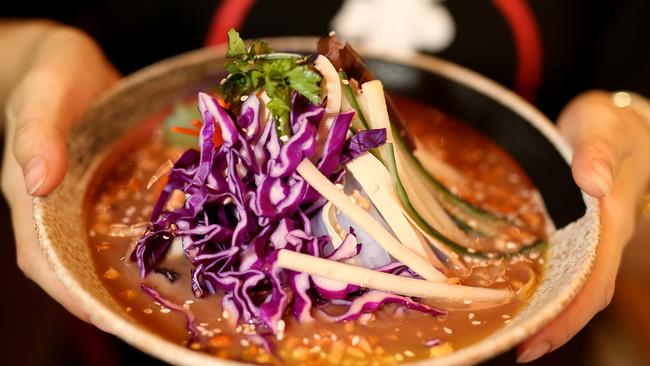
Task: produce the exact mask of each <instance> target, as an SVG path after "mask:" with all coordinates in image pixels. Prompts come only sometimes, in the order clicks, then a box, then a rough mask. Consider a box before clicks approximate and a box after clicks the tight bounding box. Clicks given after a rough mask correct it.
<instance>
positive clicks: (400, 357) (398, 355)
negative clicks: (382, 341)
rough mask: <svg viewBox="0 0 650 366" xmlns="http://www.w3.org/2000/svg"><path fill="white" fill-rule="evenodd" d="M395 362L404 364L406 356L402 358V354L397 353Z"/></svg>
mask: <svg viewBox="0 0 650 366" xmlns="http://www.w3.org/2000/svg"><path fill="white" fill-rule="evenodd" d="M395 360H396V361H397V362H402V361H404V356H402V354H401V353H396V354H395Z"/></svg>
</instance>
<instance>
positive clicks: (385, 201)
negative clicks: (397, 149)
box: [346, 153, 444, 268]
mask: <svg viewBox="0 0 650 366" xmlns="http://www.w3.org/2000/svg"><path fill="white" fill-rule="evenodd" d="M346 167H347V170H348V172H350V174H352V176H353V177H354V179H356V180H357V181H358V182H359V184H361V187H362V188H363V190H364V192H365V193H366V194H367V195H368V198H370V200H371V201H372V203H373V204H374V205H375V207H376V208H377V211H379V213H380V214H381V216H382V217H383V218H384V221H386V223H387V224H388V226H390V228H391V229H392V230H393V232H394V233H395V236H397V239H398V240H399V241H400V242H402V244H404V245H405V246H406V247H408V248H410V249H411V250H413V251H414V252H416V253H418V254H419V255H420V256H421V257H422V258H424V259H426V260H427V261H428V262H429V263H431V264H432V265H434V266H437V267H438V268H442V267H444V265H443V264H442V263H440V260H438V258H437V257H436V255H435V254H434V253H433V251H432V250H431V247H430V246H429V244H428V243H427V242H426V241H425V239H424V238H423V237H421V236H420V235H418V233H417V231H416V229H414V228H413V226H411V224H410V223H409V221H408V220H407V218H406V217H405V216H404V215H405V212H404V210H403V207H402V205H401V204H400V203H399V198H398V197H397V195H396V194H395V190H394V189H393V181H392V179H391V177H390V174H389V173H388V171H387V170H386V167H385V166H384V165H383V164H382V163H381V162H380V161H379V160H377V158H376V157H374V156H373V155H371V154H368V153H366V154H363V155H361V156H359V157H357V158H356V159H354V160H352V161H351V162H349V163H347V164H346Z"/></svg>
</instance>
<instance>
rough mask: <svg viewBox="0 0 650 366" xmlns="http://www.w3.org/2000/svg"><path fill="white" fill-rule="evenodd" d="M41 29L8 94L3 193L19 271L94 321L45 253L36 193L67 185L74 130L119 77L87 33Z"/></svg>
mask: <svg viewBox="0 0 650 366" xmlns="http://www.w3.org/2000/svg"><path fill="white" fill-rule="evenodd" d="M39 27H40V28H39V29H41V28H42V30H41V33H40V34H39V35H38V40H37V41H35V42H34V47H33V49H32V50H30V51H29V52H26V54H28V55H29V57H28V58H24V59H22V60H18V61H17V63H20V65H21V66H22V67H21V68H22V70H23V73H22V74H21V76H20V77H19V79H18V80H16V83H14V85H13V86H12V87H11V90H10V91H9V94H8V95H7V103H6V106H5V111H4V112H5V117H6V130H5V138H6V141H5V151H4V161H3V164H2V192H3V194H4V196H5V198H6V199H7V201H8V203H9V206H10V208H11V216H12V222H13V228H14V235H15V239H16V257H17V262H18V267H19V268H20V269H21V270H22V271H23V272H24V273H25V275H26V276H27V277H29V278H30V279H32V280H33V281H34V282H36V283H37V284H38V285H39V286H41V287H42V288H43V290H45V291H46V292H47V293H48V294H49V295H50V296H52V297H53V298H54V299H55V300H56V301H58V302H59V303H61V304H62V305H63V306H64V307H65V308H66V309H68V310H69V311H70V312H72V313H73V314H74V315H76V316H77V317H79V318H81V319H83V320H85V321H92V319H90V318H89V316H88V314H85V313H84V312H83V311H82V309H81V308H80V307H79V306H78V304H76V303H75V302H74V301H73V299H72V298H71V297H70V296H69V294H68V293H67V290H66V289H65V288H64V287H63V285H62V284H61V283H60V282H59V280H58V279H57V278H56V276H54V274H53V273H52V270H51V268H50V266H49V264H48V263H47V260H46V258H45V256H44V255H43V253H42V252H41V249H40V247H39V245H38V241H37V238H36V233H35V231H34V221H33V218H32V196H44V195H47V194H48V193H50V192H51V191H52V190H54V189H55V188H56V187H57V185H58V184H59V183H60V182H61V181H62V180H63V177H64V175H65V172H66V169H67V148H66V136H67V134H68V130H69V128H70V126H71V125H72V124H73V123H74V121H76V120H77V119H78V118H79V117H80V116H81V115H82V114H83V113H84V111H85V110H86V109H87V108H88V107H89V106H90V104H91V103H92V101H93V99H94V98H95V96H96V95H97V94H98V93H99V92H101V91H102V90H104V89H106V88H107V87H108V86H110V85H111V84H112V83H114V82H115V81H116V80H117V79H118V78H119V75H118V73H117V71H116V70H115V69H114V68H113V66H111V65H110V63H109V62H108V61H107V60H106V58H105V56H104V55H103V53H102V51H101V50H100V48H99V46H98V45H97V44H96V43H95V42H94V41H93V40H92V39H91V38H90V37H89V36H87V35H86V34H84V33H82V32H80V31H78V30H75V29H73V28H69V27H64V26H59V25H54V24H48V25H46V26H39Z"/></svg>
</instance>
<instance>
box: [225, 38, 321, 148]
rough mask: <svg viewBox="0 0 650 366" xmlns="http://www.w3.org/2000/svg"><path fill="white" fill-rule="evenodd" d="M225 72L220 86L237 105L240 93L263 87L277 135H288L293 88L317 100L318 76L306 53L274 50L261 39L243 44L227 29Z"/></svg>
mask: <svg viewBox="0 0 650 366" xmlns="http://www.w3.org/2000/svg"><path fill="white" fill-rule="evenodd" d="M226 57H227V58H228V59H229V61H228V62H227V63H226V65H225V68H226V71H228V72H229V73H230V75H229V76H228V77H227V78H226V80H225V81H224V82H223V84H222V85H221V93H222V94H223V97H224V98H225V99H226V101H228V102H230V103H231V104H234V105H238V104H239V103H240V102H241V101H240V98H241V96H243V95H248V94H251V93H255V92H257V91H259V90H262V89H264V90H266V93H267V94H268V96H269V98H271V101H270V102H269V103H268V105H267V107H268V108H269V110H270V111H271V113H272V115H273V118H274V119H275V121H276V123H277V128H278V133H279V135H280V136H289V135H291V128H290V126H289V112H290V105H291V94H292V93H293V92H294V91H295V92H298V93H299V94H301V95H303V96H304V97H306V98H307V99H309V101H310V102H312V103H314V104H319V103H320V92H321V89H320V81H321V76H320V74H319V73H318V72H316V71H315V70H314V69H313V67H312V66H311V65H310V64H309V63H308V61H309V56H304V55H299V54H293V53H273V49H272V48H271V47H270V46H269V45H268V44H267V43H266V42H263V41H253V42H251V44H250V45H249V46H248V47H246V44H245V43H244V41H243V40H242V39H241V37H240V36H239V33H237V31H235V30H234V29H231V30H230V31H228V52H227V53H226Z"/></svg>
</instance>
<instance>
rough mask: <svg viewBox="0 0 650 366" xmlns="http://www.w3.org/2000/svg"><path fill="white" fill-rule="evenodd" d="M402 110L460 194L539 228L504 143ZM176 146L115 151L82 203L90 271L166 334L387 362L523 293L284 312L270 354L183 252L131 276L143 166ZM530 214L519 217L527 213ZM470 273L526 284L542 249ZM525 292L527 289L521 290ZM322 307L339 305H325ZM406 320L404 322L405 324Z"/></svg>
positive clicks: (476, 328)
mask: <svg viewBox="0 0 650 366" xmlns="http://www.w3.org/2000/svg"><path fill="white" fill-rule="evenodd" d="M396 101H397V104H398V106H399V107H400V110H402V111H403V114H404V116H405V117H406V118H407V120H408V121H409V124H410V126H411V128H412V130H413V132H414V135H416V136H418V143H419V144H421V146H423V147H426V148H427V149H431V150H432V151H435V153H436V154H438V155H440V156H441V157H442V158H443V159H444V160H445V161H447V162H448V163H450V164H451V165H453V166H455V167H457V168H459V170H461V171H463V172H464V173H465V174H466V176H467V177H468V178H469V180H468V181H470V182H473V183H471V187H470V189H469V190H468V191H464V190H459V192H458V193H459V194H461V195H462V196H463V197H464V198H466V199H468V200H470V201H472V202H475V203H478V204H480V205H482V206H483V207H486V208H490V209H494V210H498V211H500V212H505V213H508V214H512V215H515V216H517V217H519V218H521V219H523V220H525V222H526V223H528V224H530V225H531V227H533V228H535V229H536V230H537V231H539V232H541V233H543V228H544V225H545V222H544V221H545V220H544V216H543V215H542V213H541V212H542V211H541V208H540V207H539V206H538V204H537V203H535V201H534V200H533V199H532V196H533V195H532V192H534V187H533V185H532V183H531V182H530V180H529V179H528V178H527V176H526V175H525V173H524V172H523V170H522V169H521V168H520V167H519V166H517V164H516V163H515V162H514V161H513V160H512V158H510V157H509V156H508V155H507V154H506V153H505V152H503V151H502V150H500V149H499V148H498V147H497V146H496V145H495V144H494V143H492V142H491V141H489V140H487V139H486V138H485V137H483V136H481V135H480V134H478V133H477V132H475V131H474V130H472V129H471V128H469V127H467V126H465V125H463V124H462V123H461V122H459V121H457V120H454V119H452V118H450V117H448V116H446V115H444V114H442V113H441V112H439V111H437V110H435V109H432V108H430V107H427V106H423V105H420V104H418V103H415V102H412V101H409V100H407V99H404V98H396ZM180 153H181V151H180V150H178V149H173V148H170V147H167V146H164V144H163V143H162V139H161V138H160V136H159V135H155V136H154V137H153V138H151V139H149V140H148V141H146V142H144V143H140V144H139V145H137V146H136V147H135V148H133V149H131V150H129V151H127V152H126V153H124V154H123V158H122V159H121V160H120V162H119V163H118V164H115V165H114V166H112V167H111V168H110V169H108V170H107V171H106V173H105V174H104V175H103V177H101V178H102V179H101V180H97V181H98V182H99V183H98V185H97V186H96V187H95V190H94V193H92V194H91V195H90V197H89V201H88V204H87V231H88V242H89V245H90V248H91V253H92V254H93V256H94V260H95V265H96V271H97V274H98V276H99V278H100V279H101V280H102V281H103V283H104V285H105V286H106V288H107V289H108V291H109V292H110V293H111V294H112V295H113V296H114V298H115V300H116V301H117V302H118V303H119V304H121V305H122V306H123V308H124V311H125V313H126V314H127V316H129V317H131V318H132V319H133V320H134V321H136V322H138V323H140V324H142V325H143V326H145V327H147V328H149V329H150V330H151V331H153V332H156V333H158V334H160V335H161V336H163V337H165V338H167V339H169V340H170V341H172V342H175V343H177V344H180V345H182V346H185V347H187V348H190V349H193V350H196V351H199V352H206V353H209V354H212V355H215V356H217V357H222V358H229V359H237V360H243V361H248V362H257V363H262V364H278V365H280V364H282V365H285V364H288V365H299V364H307V365H391V364H396V363H400V362H410V361H413V360H418V359H425V358H431V357H440V356H443V355H445V354H447V353H449V352H452V351H453V350H456V349H458V348H462V347H465V346H467V345H470V344H472V343H474V342H476V341H478V340H480V339H482V338H484V337H486V336H487V335H489V334H490V333H492V332H494V331H495V330H497V329H498V328H500V327H502V326H504V324H507V323H508V322H509V321H510V320H511V318H512V317H513V316H514V315H515V314H516V313H517V311H518V310H519V309H520V308H521V306H522V305H523V303H524V302H525V299H518V300H516V301H513V302H511V303H509V304H505V305H501V306H498V307H494V308H491V309H472V308H471V302H470V303H468V304H467V305H468V306H469V308H468V310H466V311H449V312H448V314H447V315H446V316H444V317H433V316H431V315H427V314H424V313H420V312H415V311H408V310H405V309H404V308H401V307H399V306H396V305H394V304H389V305H386V306H384V307H383V308H381V309H380V310H379V311H377V312H376V313H374V314H368V315H364V316H361V317H360V318H359V319H357V320H355V321H347V322H342V323H325V322H321V321H318V320H317V321H316V322H315V323H313V324H300V323H298V322H297V321H296V320H295V319H294V317H293V316H291V315H287V316H285V318H284V322H283V323H282V326H281V327H280V328H282V329H281V331H280V332H279V333H278V334H277V335H276V336H275V337H274V338H273V340H272V341H273V342H274V343H275V344H276V345H277V351H276V352H275V353H274V354H269V353H267V352H266V351H265V350H264V349H263V348H261V347H259V346H258V345H257V344H256V343H255V342H254V341H252V338H251V336H252V335H255V334H256V329H255V326H254V325H253V324H233V317H232V316H230V314H228V312H227V311H224V310H223V309H222V308H221V294H216V295H212V296H207V297H205V298H195V297H194V295H193V293H192V291H191V276H190V267H189V263H187V262H186V261H185V260H184V257H183V256H180V257H177V259H176V260H170V259H164V260H163V263H161V266H160V267H164V268H165V269H166V270H167V271H172V272H173V273H175V274H177V275H176V276H175V277H173V278H174V279H173V280H171V281H170V278H172V277H170V276H169V273H170V272H166V273H167V275H166V274H165V272H164V271H158V272H152V273H151V274H150V275H149V276H148V277H147V278H145V279H142V278H140V276H139V273H138V268H137V265H136V264H135V263H133V262H131V261H130V259H129V257H130V251H131V250H132V248H133V245H134V243H135V241H136V240H137V239H138V238H139V237H140V236H141V235H142V233H143V230H144V228H145V225H146V223H147V222H148V219H149V215H150V213H151V209H152V205H153V202H155V200H156V198H157V196H158V195H159V194H160V192H161V190H162V188H163V187H164V184H165V182H166V179H165V178H161V179H159V180H158V181H156V182H155V183H154V184H153V185H152V186H151V188H150V189H147V188H146V185H147V183H148V182H149V180H150V178H151V176H152V175H153V174H154V173H155V172H156V170H157V169H158V168H159V167H160V166H161V164H163V163H164V162H165V161H166V160H167V159H170V160H171V161H175V159H176V158H177V157H178V156H179V155H180ZM527 215H528V216H530V217H529V218H526V216H527ZM467 263H468V264H469V265H470V266H471V267H472V268H473V271H472V273H471V275H470V276H468V277H467V278H463V279H461V280H460V281H461V283H463V284H466V285H473V286H488V287H494V288H504V287H511V288H513V289H515V290H517V289H519V288H521V287H523V286H524V284H525V283H526V282H527V279H528V278H529V276H530V272H531V270H532V271H534V273H536V274H537V275H539V274H540V271H541V267H542V265H541V264H542V263H543V256H542V255H540V253H532V254H531V255H530V256H529V257H518V258H513V259H502V260H492V261H490V262H487V261H485V260H472V261H467ZM143 283H144V284H146V285H147V286H149V287H151V288H153V289H155V290H156V291H157V292H159V293H160V294H161V295H162V296H163V297H164V298H165V299H166V300H167V301H169V303H171V304H175V305H176V306H175V307H174V306H171V304H169V303H168V304H166V305H165V304H161V303H158V302H155V301H153V300H152V298H151V297H149V296H147V295H146V294H145V293H144V292H143V291H142V290H141V287H140V286H141V284H143ZM528 293H530V292H528ZM330 306H331V308H330V309H328V311H331V312H336V311H342V309H337V308H336V307H335V306H334V305H330ZM179 310H184V311H187V312H191V313H192V315H193V316H194V317H195V318H196V320H195V322H194V323H195V327H196V330H197V333H198V336H197V337H193V336H192V335H191V334H189V332H188V329H187V326H186V325H187V317H186V315H185V313H183V312H181V311H179ZM407 330H408V331H407Z"/></svg>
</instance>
